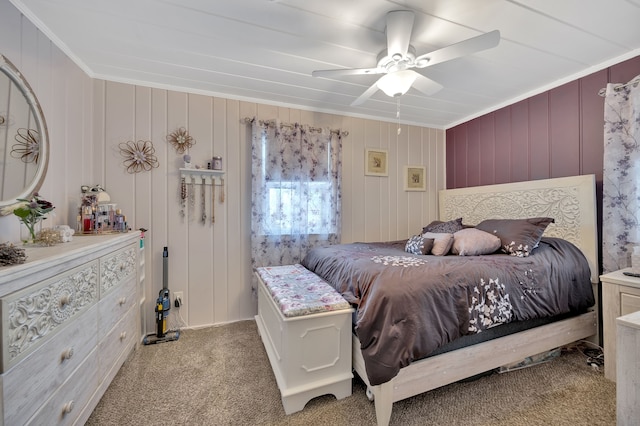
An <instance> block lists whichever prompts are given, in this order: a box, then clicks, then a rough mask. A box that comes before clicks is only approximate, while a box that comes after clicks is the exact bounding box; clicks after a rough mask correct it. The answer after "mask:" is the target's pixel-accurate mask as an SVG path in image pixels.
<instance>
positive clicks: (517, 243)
mask: <svg viewBox="0 0 640 426" xmlns="http://www.w3.org/2000/svg"><path fill="white" fill-rule="evenodd" d="M553 222H554V220H553V219H552V218H550V217H532V218H528V219H487V220H484V221H482V222H480V223H479V224H477V225H476V229H480V230H483V231H486V232H489V233H491V234H493V235H495V236H497V237H498V238H500V242H501V244H502V251H503V252H505V253H507V254H510V255H511V256H518V257H527V256H529V254H531V252H532V251H533V249H534V248H536V247H538V243H539V242H540V239H541V238H542V234H543V233H544V231H545V229H547V226H549V224H551V223H553Z"/></svg>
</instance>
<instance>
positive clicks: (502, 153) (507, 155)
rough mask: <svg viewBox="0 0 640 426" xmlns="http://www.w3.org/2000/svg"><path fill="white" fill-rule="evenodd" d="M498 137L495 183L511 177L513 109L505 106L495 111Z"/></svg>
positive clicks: (496, 134)
mask: <svg viewBox="0 0 640 426" xmlns="http://www.w3.org/2000/svg"><path fill="white" fill-rule="evenodd" d="M493 119H494V122H495V132H496V133H495V137H496V142H495V143H496V145H495V146H496V171H495V177H496V181H495V183H505V182H509V180H510V179H511V168H512V167H511V110H510V109H509V108H504V109H501V110H498V111H496V112H495V113H493Z"/></svg>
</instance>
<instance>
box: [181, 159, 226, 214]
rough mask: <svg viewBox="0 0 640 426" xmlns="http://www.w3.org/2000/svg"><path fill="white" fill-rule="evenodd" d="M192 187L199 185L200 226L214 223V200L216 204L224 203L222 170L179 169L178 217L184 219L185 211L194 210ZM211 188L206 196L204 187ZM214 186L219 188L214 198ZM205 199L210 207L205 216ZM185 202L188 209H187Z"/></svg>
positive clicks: (194, 192)
mask: <svg viewBox="0 0 640 426" xmlns="http://www.w3.org/2000/svg"><path fill="white" fill-rule="evenodd" d="M194 185H200V204H201V214H200V218H201V220H202V224H205V223H207V220H210V221H211V223H215V221H216V216H215V204H216V198H217V201H218V203H220V204H222V203H224V198H225V195H224V170H211V169H190V168H180V215H181V216H182V217H185V216H186V215H187V211H192V212H193V211H195V210H196V203H195V199H196V190H195V186H194ZM207 185H209V186H210V187H211V188H210V189H211V194H210V195H209V196H208V195H207V189H205V188H206V186H207ZM216 186H219V187H220V190H219V193H218V194H217V195H218V196H217V197H216ZM207 198H209V201H210V207H209V210H208V213H209V214H208V215H207ZM187 201H188V203H189V206H190V209H188V208H187Z"/></svg>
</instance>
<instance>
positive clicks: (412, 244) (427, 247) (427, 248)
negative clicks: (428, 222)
mask: <svg viewBox="0 0 640 426" xmlns="http://www.w3.org/2000/svg"><path fill="white" fill-rule="evenodd" d="M432 247H433V238H424V237H423V236H422V235H414V236H413V237H411V238H409V240H408V241H407V244H406V245H405V246H404V251H406V252H408V253H412V254H421V255H422V254H429V253H431V248H432Z"/></svg>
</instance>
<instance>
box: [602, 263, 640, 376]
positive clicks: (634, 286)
mask: <svg viewBox="0 0 640 426" xmlns="http://www.w3.org/2000/svg"><path fill="white" fill-rule="evenodd" d="M630 270H631V268H625V269H621V270H619V271H615V272H611V273H609V274H606V275H601V276H600V280H601V281H602V328H603V339H604V376H605V377H606V378H607V379H609V380H613V381H615V380H616V376H617V375H616V358H617V343H616V318H618V317H620V316H623V315H627V314H630V313H633V312H637V311H640V278H636V277H630V276H627V275H624V274H623V272H625V271H630Z"/></svg>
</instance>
